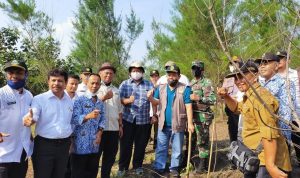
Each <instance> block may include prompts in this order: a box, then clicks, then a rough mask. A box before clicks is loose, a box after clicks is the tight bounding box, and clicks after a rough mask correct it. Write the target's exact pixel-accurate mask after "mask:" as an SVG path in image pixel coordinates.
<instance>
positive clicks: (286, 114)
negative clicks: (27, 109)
mask: <svg viewBox="0 0 300 178" xmlns="http://www.w3.org/2000/svg"><path fill="white" fill-rule="evenodd" d="M260 84H261V85H262V86H263V87H265V88H266V89H267V90H269V91H270V92H271V93H272V95H274V96H275V97H276V99H277V100H278V101H279V109H278V115H279V117H280V118H282V119H284V120H286V121H289V122H291V121H292V119H293V117H292V110H291V108H290V107H289V98H288V92H287V91H286V89H287V85H286V82H285V80H284V79H283V78H282V77H280V76H279V74H275V75H274V76H273V77H271V79H270V80H268V81H265V80H264V79H263V78H262V79H260ZM290 93H291V97H292V102H293V103H292V104H293V105H294V106H295V104H296V103H295V102H296V88H295V85H294V84H293V83H292V82H291V83H290ZM279 127H280V128H281V129H291V128H290V126H288V125H287V124H285V123H284V122H283V121H281V120H279ZM281 132H282V134H283V135H284V136H285V137H286V138H287V139H288V140H291V134H292V132H291V131H290V130H282V131H281Z"/></svg>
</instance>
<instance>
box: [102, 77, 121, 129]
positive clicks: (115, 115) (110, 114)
mask: <svg viewBox="0 0 300 178" xmlns="http://www.w3.org/2000/svg"><path fill="white" fill-rule="evenodd" d="M109 90H112V92H113V97H112V98H111V99H108V100H105V101H104V102H103V103H104V106H105V119H106V121H105V128H104V130H109V131H118V130H119V114H120V113H122V111H123V106H122V104H121V100H120V93H119V89H118V88H116V87H115V86H113V85H110V86H106V85H105V84H104V83H102V82H101V87H100V88H99V90H98V94H97V95H98V97H99V98H100V97H102V96H104V95H105V94H106V92H107V91H109Z"/></svg>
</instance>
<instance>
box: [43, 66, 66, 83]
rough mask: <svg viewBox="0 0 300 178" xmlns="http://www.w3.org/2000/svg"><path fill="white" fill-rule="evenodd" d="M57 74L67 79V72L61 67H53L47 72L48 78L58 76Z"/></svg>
mask: <svg viewBox="0 0 300 178" xmlns="http://www.w3.org/2000/svg"><path fill="white" fill-rule="evenodd" d="M59 76H62V77H64V79H65V82H67V81H68V73H67V72H66V71H65V70H63V69H59V68H55V69H52V70H50V71H49V72H48V80H49V79H50V77H59Z"/></svg>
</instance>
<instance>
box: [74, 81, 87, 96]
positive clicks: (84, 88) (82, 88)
mask: <svg viewBox="0 0 300 178" xmlns="http://www.w3.org/2000/svg"><path fill="white" fill-rule="evenodd" d="M86 91H87V86H86V84H84V83H80V84H79V85H78V88H77V91H76V92H77V95H78V96H82V95H84V93H85V92H86Z"/></svg>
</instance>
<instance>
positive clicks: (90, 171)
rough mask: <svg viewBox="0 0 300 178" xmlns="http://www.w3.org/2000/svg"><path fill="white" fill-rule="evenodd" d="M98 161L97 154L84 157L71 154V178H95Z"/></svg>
mask: <svg viewBox="0 0 300 178" xmlns="http://www.w3.org/2000/svg"><path fill="white" fill-rule="evenodd" d="M99 159H100V157H99V153H93V154H86V155H78V154H71V177H72V178H96V177H97V174H98V167H99Z"/></svg>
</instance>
